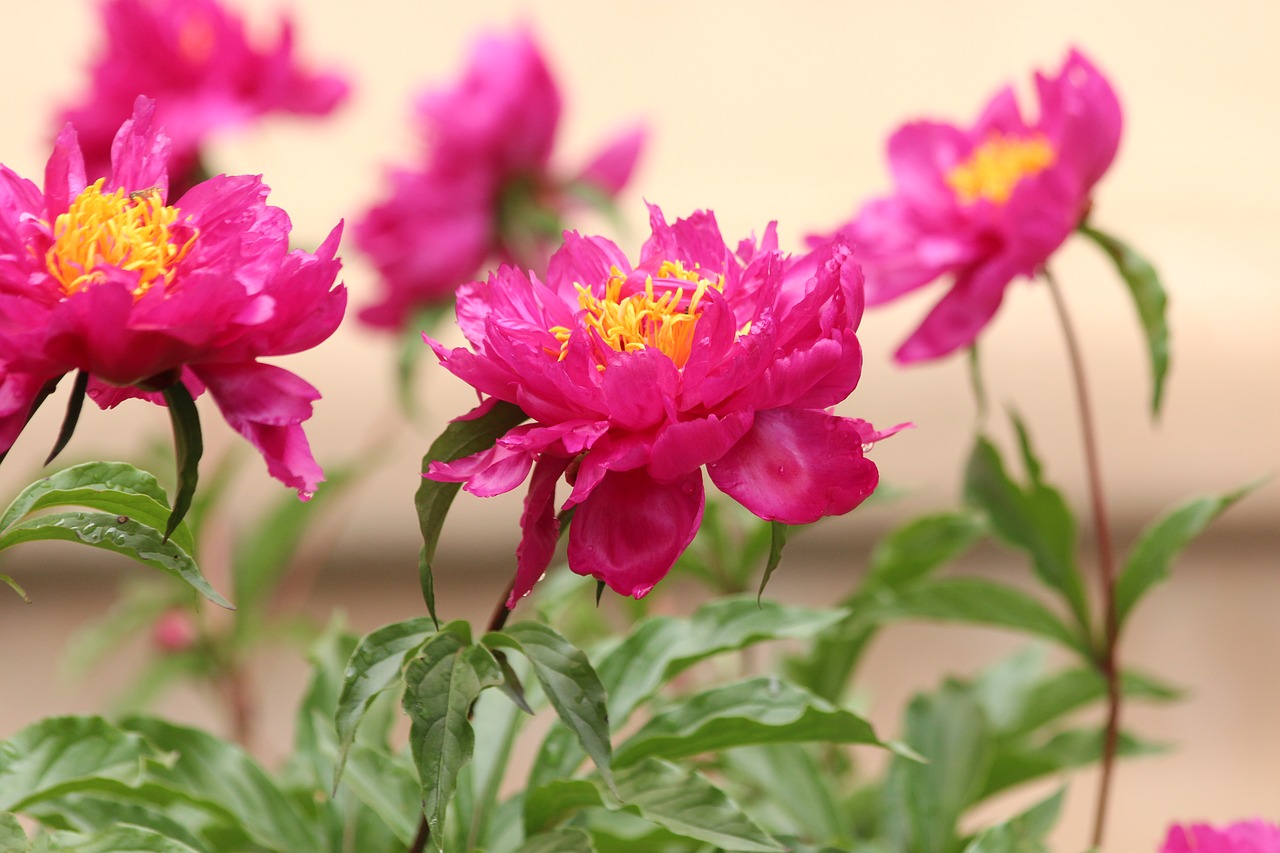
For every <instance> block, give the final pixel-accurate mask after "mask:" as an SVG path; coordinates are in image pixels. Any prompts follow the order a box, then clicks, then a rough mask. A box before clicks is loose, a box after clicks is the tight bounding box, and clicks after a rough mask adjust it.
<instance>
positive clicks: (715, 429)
mask: <svg viewBox="0 0 1280 853" xmlns="http://www.w3.org/2000/svg"><path fill="white" fill-rule="evenodd" d="M751 419H752V418H751V412H749V411H746V412H732V413H730V414H727V415H724V416H723V417H717V416H715V415H708V416H707V417H705V418H698V419H697V420H690V421H683V422H681V423H676V424H671V425H670V426H668V427H666V428H665V429H663V430H662V431H661V432H659V433H658V438H657V440H656V441H654V443H653V458H652V459H650V460H649V473H650V474H651V475H652V476H653V478H654V479H655V480H658V481H659V482H663V483H669V482H671V481H672V480H675V479H678V478H680V477H681V476H684V475H686V474H688V473H689V472H691V471H694V470H696V469H698V468H700V467H702V466H703V465H705V464H707V463H708V462H712V461H714V460H716V459H719V458H720V457H721V456H723V455H724V453H725V451H726V450H728V449H729V448H730V447H732V446H733V445H734V444H735V443H736V442H737V441H738V439H740V438H742V436H743V434H744V433H746V431H747V430H748V429H750V428H751Z"/></svg>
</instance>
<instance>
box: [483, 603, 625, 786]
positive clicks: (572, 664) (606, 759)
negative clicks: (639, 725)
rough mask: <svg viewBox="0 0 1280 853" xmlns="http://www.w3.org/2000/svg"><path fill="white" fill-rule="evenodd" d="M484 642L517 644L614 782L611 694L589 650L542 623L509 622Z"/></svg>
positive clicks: (554, 704) (555, 704) (567, 722)
mask: <svg viewBox="0 0 1280 853" xmlns="http://www.w3.org/2000/svg"><path fill="white" fill-rule="evenodd" d="M483 642H484V643H485V644H486V645H488V646H492V647H497V648H503V647H505V648H511V649H515V650H516V651H518V652H520V653H521V654H522V655H524V656H525V657H526V658H527V659H528V661H529V663H530V664H531V665H532V666H533V672H534V675H536V676H537V678H538V683H539V684H541V685H542V691H543V693H545V694H546V695H547V699H548V700H549V701H550V702H551V705H552V707H554V708H555V709H556V713H557V714H558V715H559V717H560V720H561V722H563V723H564V724H565V726H567V727H568V728H569V730H570V731H572V732H573V733H574V734H575V735H576V736H577V738H578V742H579V743H580V744H581V745H582V748H583V750H585V751H586V753H587V755H589V756H591V760H592V761H593V762H595V765H596V767H597V769H599V771H600V775H601V776H602V777H603V778H604V780H605V783H606V784H608V785H609V786H610V787H612V786H613V774H612V773H611V771H610V764H611V762H612V759H613V747H612V746H611V745H610V743H609V713H608V710H607V707H606V705H607V702H608V699H607V697H606V695H605V690H604V687H603V686H602V685H601V684H600V678H599V676H597V675H596V671H595V670H594V669H593V668H592V667H591V662H590V661H589V660H587V656H586V654H585V653H583V652H582V651H581V650H579V649H577V648H575V647H574V646H573V645H572V644H571V643H569V641H568V640H566V639H565V638H564V637H562V636H560V635H559V634H557V633H556V632H555V631H553V630H552V629H551V628H549V627H547V626H546V625H543V624H541V623H539V622H519V623H517V624H515V625H510V626H508V627H507V628H506V630H505V631H503V632H492V633H489V634H486V635H485V637H484V640H483Z"/></svg>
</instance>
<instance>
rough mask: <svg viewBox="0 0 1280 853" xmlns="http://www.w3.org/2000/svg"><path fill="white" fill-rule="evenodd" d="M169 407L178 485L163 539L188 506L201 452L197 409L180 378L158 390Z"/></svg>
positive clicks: (193, 491) (179, 520)
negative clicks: (161, 390)
mask: <svg viewBox="0 0 1280 853" xmlns="http://www.w3.org/2000/svg"><path fill="white" fill-rule="evenodd" d="M162 393H163V395H164V401H165V404H166V405H167V406H168V407H169V421H170V422H171V423H172V425H173V455H174V457H175V458H176V459H177V463H178V489H177V493H176V494H174V496H173V512H172V513H171V514H170V515H169V522H168V524H166V525H165V530H164V538H165V539H166V540H167V539H168V538H169V537H170V536H171V535H172V534H173V531H174V530H175V529H177V527H178V524H179V523H180V522H181V521H182V517H183V516H184V515H186V514H187V510H188V509H190V508H191V498H192V496H193V495H194V494H195V493H196V481H197V480H198V479H199V477H200V456H201V455H202V454H203V453H204V439H203V438H202V437H201V435H200V412H199V411H198V410H197V409H196V401H195V400H194V399H192V397H191V392H190V391H188V390H187V386H186V385H183V384H182V380H178V381H177V382H175V383H173V384H172V385H170V386H169V387H168V388H165V389H164V391H163V392H162Z"/></svg>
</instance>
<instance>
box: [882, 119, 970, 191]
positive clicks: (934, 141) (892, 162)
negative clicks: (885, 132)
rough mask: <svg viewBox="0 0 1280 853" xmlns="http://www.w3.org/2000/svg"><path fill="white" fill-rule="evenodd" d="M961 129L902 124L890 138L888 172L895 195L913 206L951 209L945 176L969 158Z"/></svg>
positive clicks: (925, 123)
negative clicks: (926, 205)
mask: <svg viewBox="0 0 1280 853" xmlns="http://www.w3.org/2000/svg"><path fill="white" fill-rule="evenodd" d="M969 149H970V142H969V139H968V138H967V137H966V136H965V133H964V131H962V130H960V128H958V127H956V126H954V125H950V124H943V123H942V122H933V121H918V122H912V123H910V124H905V125H903V126H902V127H901V128H899V129H898V130H897V131H896V132H895V133H894V134H893V136H891V137H889V151H888V155H889V169H890V171H891V172H892V173H893V183H894V185H895V186H896V187H897V188H898V191H899V192H900V193H901V194H902V195H903V196H904V197H906V198H908V199H910V200H911V202H912V203H913V204H920V203H924V204H932V205H938V206H950V205H952V204H954V202H953V200H952V199H953V198H954V194H953V193H952V191H951V189H950V188H949V187H948V186H947V184H946V180H945V178H946V174H947V173H948V172H949V171H951V169H952V167H954V166H955V165H956V164H957V163H959V162H960V161H961V160H963V159H964V158H965V157H966V156H968V154H969Z"/></svg>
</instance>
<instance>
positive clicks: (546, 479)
mask: <svg viewBox="0 0 1280 853" xmlns="http://www.w3.org/2000/svg"><path fill="white" fill-rule="evenodd" d="M567 467H569V460H568V459H562V458H558V457H555V456H544V457H543V458H542V459H539V460H538V464H537V465H535V466H534V467H533V476H532V477H531V478H530V479H529V493H528V494H527V495H525V499H524V512H523V513H521V515H520V531H521V536H520V544H519V545H518V546H517V547H516V577H515V581H514V582H513V583H512V586H511V595H510V596H508V597H507V609H508V610H510V609H511V608H513V607H515V606H516V602H518V601H519V600H520V599H522V598H524V597H525V596H526V595H528V594H529V592H530V590H532V589H533V585H534V584H536V583H537V582H538V581H540V580H542V575H543V573H544V572H546V570H547V566H548V565H550V564H551V558H552V556H554V555H555V552H556V542H558V541H559V539H560V520H559V519H558V518H556V508H555V504H556V482H557V481H558V480H559V479H560V475H561V474H563V473H564V471H565V469H566V468H567Z"/></svg>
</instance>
